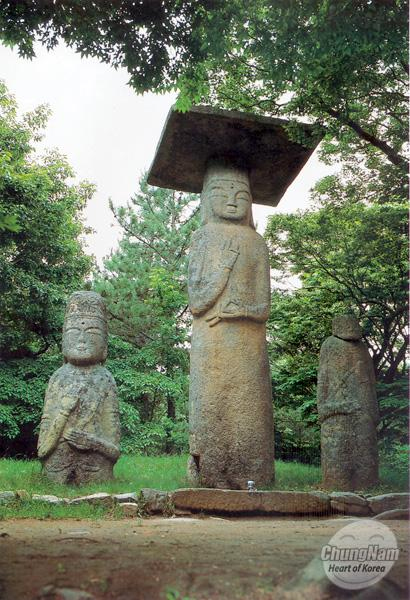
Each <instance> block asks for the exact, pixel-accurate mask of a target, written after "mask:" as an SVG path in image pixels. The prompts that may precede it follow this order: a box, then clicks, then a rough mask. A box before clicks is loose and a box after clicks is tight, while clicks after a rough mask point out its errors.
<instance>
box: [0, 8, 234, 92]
mask: <svg viewBox="0 0 410 600" xmlns="http://www.w3.org/2000/svg"><path fill="white" fill-rule="evenodd" d="M230 13H231V11H230V10H229V7H227V6H226V2H223V0H205V1H203V2H200V3H198V2H196V0H185V1H184V2H175V1H174V0H145V1H143V2H141V1H140V2H133V1H131V0H116V2H111V1H109V0H93V1H88V2H78V1H74V2H73V1H72V0H60V1H59V2H53V1H52V0H42V2H34V3H28V4H26V3H21V2H20V3H16V2H15V1H14V0H3V1H2V2H1V4H0V38H1V39H2V40H3V42H4V43H5V44H7V45H9V46H17V47H18V49H19V53H20V55H21V56H25V57H28V58H32V57H33V56H34V48H33V43H34V41H37V40H38V41H40V42H41V43H42V44H44V45H45V46H46V47H47V48H49V49H51V48H53V47H55V46H56V45H57V43H58V42H59V41H60V40H64V41H65V42H66V44H67V45H68V46H71V47H74V48H75V49H76V50H77V52H80V53H81V56H94V57H97V58H98V59H99V60H101V61H102V62H105V63H108V64H111V65H112V66H113V67H115V68H117V67H119V66H121V67H124V68H125V69H127V70H128V73H129V74H130V84H131V85H132V86H133V87H135V89H137V90H138V91H141V92H143V91H147V90H150V89H158V90H164V89H169V88H170V87H171V86H173V85H174V84H175V83H176V81H177V79H178V77H179V76H180V74H181V73H182V72H184V71H185V70H186V69H187V67H188V66H189V65H193V64H196V62H197V61H198V60H200V59H201V58H202V57H204V56H206V55H207V53H208V52H209V50H210V49H213V50H215V49H216V48H217V46H218V45H219V46H220V45H221V42H220V40H221V39H223V37H224V32H225V31H226V30H227V27H228V25H229V14H230Z"/></svg>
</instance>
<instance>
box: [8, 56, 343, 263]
mask: <svg viewBox="0 0 410 600" xmlns="http://www.w3.org/2000/svg"><path fill="white" fill-rule="evenodd" d="M36 54H37V57H36V58H35V59H33V60H32V61H29V60H25V59H22V58H19V56H18V54H17V52H16V51H12V50H10V49H9V48H6V47H4V46H2V45H1V44H0V79H4V81H5V83H6V85H7V87H8V88H9V91H10V92H11V93H13V94H14V95H15V96H16V99H17V102H18V105H19V108H20V110H21V111H22V112H26V111H29V110H32V109H33V108H35V107H36V106H38V105H39V104H48V105H49V106H50V108H51V110H52V113H53V114H52V116H51V118H50V120H49V123H48V127H47V129H46V135H45V137H44V140H43V142H41V144H40V145H39V147H40V149H41V148H42V147H46V148H58V150H59V151H60V152H61V153H62V154H65V155H66V156H67V158H68V162H69V163H70V164H71V166H72V167H73V168H74V170H75V172H76V175H77V177H76V178H77V179H78V180H81V179H88V180H89V181H90V182H92V183H95V184H96V185H97V192H96V194H95V195H94V197H93V199H92V200H91V201H90V202H89V204H88V207H87V209H86V222H87V224H88V225H89V226H90V227H92V228H93V229H94V230H95V233H94V234H92V235H90V236H89V237H88V240H87V243H88V252H89V253H90V254H94V255H95V257H96V258H97V260H98V262H99V264H101V261H102V258H103V257H104V256H106V255H108V254H109V253H110V250H111V249H112V248H114V247H115V246H116V243H117V240H118V237H119V235H120V230H119V228H118V227H115V221H114V219H113V216H112V214H111V211H110V210H109V207H108V199H109V198H111V199H112V201H113V203H114V204H115V205H124V204H126V203H127V201H128V200H129V199H130V197H131V196H132V195H133V194H134V193H135V192H136V191H137V188H138V181H139V179H140V176H141V174H142V173H143V172H144V171H146V170H148V168H149V166H150V164H151V162H152V160H153V158H154V154H155V149H156V145H157V143H158V141H159V138H160V134H161V130H162V127H163V125H164V122H165V118H166V115H167V113H168V111H169V109H170V107H171V106H172V104H173V103H174V101H175V95H173V94H163V95H154V94H150V93H149V94H144V95H143V96H138V95H137V94H136V93H135V92H134V91H133V90H132V89H131V88H130V87H129V86H128V85H127V81H128V74H127V72H126V71H125V70H124V69H118V70H115V69H113V68H112V67H110V66H108V65H105V64H102V63H100V62H99V61H98V60H97V59H91V58H87V59H85V58H81V57H80V55H79V54H76V53H75V52H74V51H73V50H71V49H69V48H67V47H65V46H63V45H60V46H59V47H58V48H56V49H55V50H53V51H51V52H47V51H46V50H45V49H44V48H43V47H41V46H37V49H36ZM334 170H335V169H334V168H329V167H326V166H325V165H323V164H322V163H319V161H318V159H317V156H316V154H314V155H313V156H312V157H311V158H310V160H309V162H308V163H307V164H306V166H305V167H304V169H303V170H302V172H301V173H300V174H299V176H298V177H297V178H296V180H295V181H294V182H293V184H292V185H291V186H290V187H289V189H288V190H287V192H286V194H285V195H284V196H283V198H282V200H281V202H280V204H279V206H278V207H277V208H271V207H265V206H258V205H255V206H254V217H255V221H256V223H257V229H258V231H259V232H260V233H263V230H264V228H265V225H266V219H267V217H268V216H269V215H271V214H273V212H275V211H278V212H291V211H294V210H296V209H298V208H305V207H306V206H307V205H308V199H309V190H310V188H311V187H312V186H313V184H314V183H315V182H316V181H317V180H318V179H320V178H321V177H323V176H324V175H326V174H328V173H330V172H333V171H334Z"/></svg>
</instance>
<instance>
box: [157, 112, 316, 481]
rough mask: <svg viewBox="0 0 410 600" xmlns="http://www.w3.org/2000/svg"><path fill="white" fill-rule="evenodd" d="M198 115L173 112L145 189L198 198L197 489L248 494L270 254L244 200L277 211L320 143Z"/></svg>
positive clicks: (266, 474)
mask: <svg viewBox="0 0 410 600" xmlns="http://www.w3.org/2000/svg"><path fill="white" fill-rule="evenodd" d="M288 127H289V123H288V122H286V121H283V120H280V119H270V118H267V117H261V116H256V115H250V114H246V113H240V112H232V111H226V110H220V109H213V108H210V107H208V106H196V107H193V108H191V109H190V110H189V111H187V112H184V113H180V112H178V111H177V110H173V109H171V111H170V113H169V115H168V119H167V122H166V124H165V127H164V130H163V132H162V136H161V140H160V143H159V145H158V148H157V152H156V155H155V158H154V162H153V164H152V165H151V168H150V171H149V174H148V179H147V180H148V183H149V184H151V185H158V186H160V187H165V188H173V189H176V190H182V191H185V192H201V191H202V196H201V211H202V225H201V227H200V229H199V230H198V231H197V232H196V233H195V234H194V236H193V239H192V247H191V255H190V265H189V282H188V287H189V290H188V291H189V304H190V307H191V311H192V315H193V330H192V344H191V369H190V392H189V422H190V455H191V457H190V460H189V463H188V475H189V477H190V479H191V481H192V482H193V483H195V484H198V485H202V486H208V487H217V488H234V489H246V487H247V482H248V481H250V480H252V481H254V482H255V484H256V486H257V487H262V486H264V485H266V484H268V483H270V482H271V481H273V475H274V462H273V460H274V455H273V454H274V445H273V442H274V440H273V416H272V404H271V379H270V374H269V363H268V357H267V350H266V327H265V323H266V320H267V318H268V315H269V307H270V278H269V261H268V251H267V248H266V245H265V242H264V241H263V239H262V238H261V237H260V236H259V235H258V234H257V233H256V231H255V229H254V226H253V222H252V209H251V207H252V201H253V202H255V203H259V204H267V205H269V206H276V205H277V204H278V202H279V200H280V199H281V197H282V195H283V194H284V193H285V190H286V188H287V187H288V186H289V185H290V183H291V182H292V181H293V179H294V178H295V177H296V175H297V174H298V173H299V171H300V170H301V168H302V167H303V165H304V164H305V162H306V161H307V160H308V158H309V156H310V155H311V153H312V152H313V150H314V147H315V146H316V145H317V143H318V142H319V140H318V139H317V138H316V137H315V135H316V134H315V133H314V131H313V129H312V127H311V126H309V125H306V124H301V123H299V124H298V127H300V128H301V129H302V130H303V133H304V135H303V137H304V138H305V139H306V140H307V141H308V142H309V143H308V144H307V146H308V147H307V146H304V145H302V144H299V143H296V142H294V141H292V140H291V139H290V138H289V135H288Z"/></svg>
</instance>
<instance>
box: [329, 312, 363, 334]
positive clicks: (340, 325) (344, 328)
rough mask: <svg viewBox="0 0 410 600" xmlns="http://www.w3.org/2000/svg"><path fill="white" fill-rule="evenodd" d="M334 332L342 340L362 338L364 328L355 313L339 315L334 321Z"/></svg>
mask: <svg viewBox="0 0 410 600" xmlns="http://www.w3.org/2000/svg"><path fill="white" fill-rule="evenodd" d="M332 333H333V335H334V336H336V337H338V338H341V339H342V340H360V339H361V337H362V330H361V328H360V325H359V321H358V320H357V319H356V317H354V316H353V315H338V316H337V317H334V319H333V321H332Z"/></svg>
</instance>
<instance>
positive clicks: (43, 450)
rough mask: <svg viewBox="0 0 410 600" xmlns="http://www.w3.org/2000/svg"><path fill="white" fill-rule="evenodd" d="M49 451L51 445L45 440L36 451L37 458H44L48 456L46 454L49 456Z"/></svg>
mask: <svg viewBox="0 0 410 600" xmlns="http://www.w3.org/2000/svg"><path fill="white" fill-rule="evenodd" d="M50 450H51V444H50V443H49V441H48V440H45V441H44V442H42V443H41V444H40V445H39V447H38V449H37V455H38V457H39V458H45V457H46V456H48V454H50Z"/></svg>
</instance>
